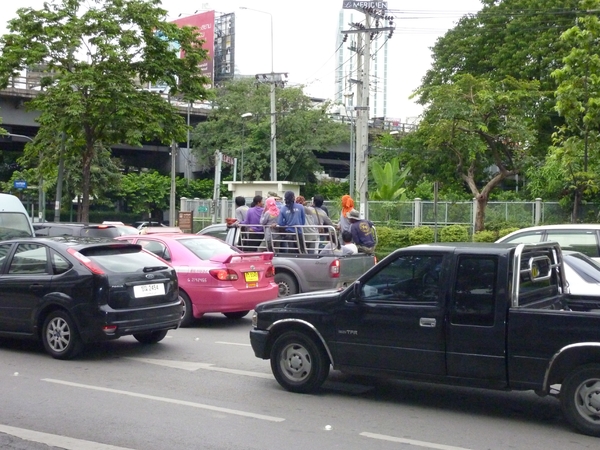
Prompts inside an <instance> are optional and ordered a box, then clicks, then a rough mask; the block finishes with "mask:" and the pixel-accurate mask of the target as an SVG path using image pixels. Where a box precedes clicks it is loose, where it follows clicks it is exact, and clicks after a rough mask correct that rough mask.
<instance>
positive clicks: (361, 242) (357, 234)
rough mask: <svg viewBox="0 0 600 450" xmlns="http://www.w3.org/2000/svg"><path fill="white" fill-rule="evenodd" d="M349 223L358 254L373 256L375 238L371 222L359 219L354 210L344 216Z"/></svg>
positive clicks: (358, 214)
mask: <svg viewBox="0 0 600 450" xmlns="http://www.w3.org/2000/svg"><path fill="white" fill-rule="evenodd" d="M346 217H347V218H348V220H349V221H350V223H351V225H350V233H351V234H352V240H353V241H354V243H355V244H356V247H357V248H358V252H359V253H367V254H368V255H373V254H375V237H374V235H373V222H371V221H370V220H365V219H361V218H360V213H359V212H358V211H357V210H356V209H352V210H350V212H348V214H347V215H346Z"/></svg>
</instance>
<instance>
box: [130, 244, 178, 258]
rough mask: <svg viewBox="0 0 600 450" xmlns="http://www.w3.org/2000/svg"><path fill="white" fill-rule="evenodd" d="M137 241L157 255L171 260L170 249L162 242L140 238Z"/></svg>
mask: <svg viewBox="0 0 600 450" xmlns="http://www.w3.org/2000/svg"><path fill="white" fill-rule="evenodd" d="M137 243H138V244H140V245H141V246H142V247H144V249H145V250H148V251H149V252H152V253H154V254H155V255H156V256H158V257H160V258H162V259H164V260H165V261H170V260H171V254H170V253H169V249H168V248H167V247H166V245H164V244H163V243H162V242H158V241H146V240H144V239H140V240H138V242H137Z"/></svg>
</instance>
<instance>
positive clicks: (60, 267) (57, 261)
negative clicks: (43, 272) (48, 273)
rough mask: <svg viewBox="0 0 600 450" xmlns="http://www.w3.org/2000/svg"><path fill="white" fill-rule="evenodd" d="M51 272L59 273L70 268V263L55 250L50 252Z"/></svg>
mask: <svg viewBox="0 0 600 450" xmlns="http://www.w3.org/2000/svg"><path fill="white" fill-rule="evenodd" d="M51 261H52V272H53V273H54V275H60V274H61V273H65V272H67V271H68V270H69V269H70V268H71V263H69V261H67V260H66V259H65V258H63V257H62V256H60V255H59V254H58V253H56V252H54V251H53V252H52V253H51Z"/></svg>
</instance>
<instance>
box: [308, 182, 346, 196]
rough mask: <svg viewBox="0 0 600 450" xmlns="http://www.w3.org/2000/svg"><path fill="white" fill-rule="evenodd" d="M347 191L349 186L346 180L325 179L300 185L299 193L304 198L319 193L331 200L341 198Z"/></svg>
mask: <svg viewBox="0 0 600 450" xmlns="http://www.w3.org/2000/svg"><path fill="white" fill-rule="evenodd" d="M348 192H350V186H349V184H348V182H347V181H344V182H341V181H335V180H325V181H318V182H317V183H309V184H306V185H304V186H300V193H301V194H302V195H303V196H304V198H312V197H314V196H315V195H317V194H320V195H322V196H323V198H324V199H325V200H329V201H333V200H339V199H341V198H342V196H343V195H345V194H347V193H348Z"/></svg>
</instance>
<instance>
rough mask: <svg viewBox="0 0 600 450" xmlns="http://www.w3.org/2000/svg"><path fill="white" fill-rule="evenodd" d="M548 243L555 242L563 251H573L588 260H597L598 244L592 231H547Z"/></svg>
mask: <svg viewBox="0 0 600 450" xmlns="http://www.w3.org/2000/svg"><path fill="white" fill-rule="evenodd" d="M547 234H548V237H547V240H548V241H555V242H558V243H559V244H560V246H561V247H562V248H563V249H564V250H573V251H577V252H581V253H583V254H584V255H587V256H589V257H590V258H597V257H598V256H600V255H599V254H598V243H597V241H596V233H595V232H594V231H580V232H576V231H553V230H549V231H548V233H547Z"/></svg>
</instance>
